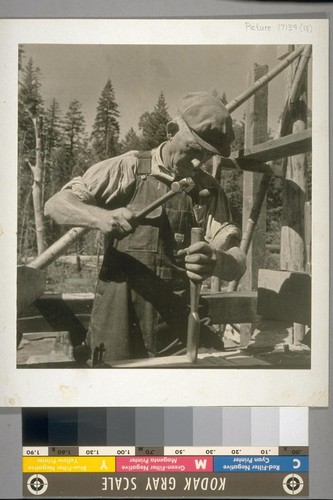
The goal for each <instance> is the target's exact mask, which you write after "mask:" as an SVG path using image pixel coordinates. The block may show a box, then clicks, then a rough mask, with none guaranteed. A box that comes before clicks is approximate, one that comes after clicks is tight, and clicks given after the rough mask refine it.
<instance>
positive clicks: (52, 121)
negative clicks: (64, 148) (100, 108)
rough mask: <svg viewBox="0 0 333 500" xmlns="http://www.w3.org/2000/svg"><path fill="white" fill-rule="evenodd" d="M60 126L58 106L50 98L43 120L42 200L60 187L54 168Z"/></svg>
mask: <svg viewBox="0 0 333 500" xmlns="http://www.w3.org/2000/svg"><path fill="white" fill-rule="evenodd" d="M61 127H62V116H61V111H60V106H59V103H58V101H57V100H56V99H52V101H51V104H50V105H49V107H48V108H47V110H46V111H45V115H44V120H43V155H44V194H43V199H44V201H45V200H47V199H48V198H50V196H52V195H53V194H54V193H55V192H56V191H57V190H58V189H59V188H60V187H61V186H60V185H59V182H57V177H58V176H57V171H56V168H55V158H56V157H57V153H58V150H59V148H61V145H62V139H63V137H62V129H61Z"/></svg>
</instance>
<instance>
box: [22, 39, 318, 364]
mask: <svg viewBox="0 0 333 500" xmlns="http://www.w3.org/2000/svg"><path fill="white" fill-rule="evenodd" d="M284 47H285V46H284ZM310 57H311V46H299V47H296V48H294V47H293V46H289V50H288V52H287V53H283V52H280V54H279V58H280V59H281V62H280V63H279V65H278V66H277V67H276V68H274V69H273V70H272V71H270V72H268V68H267V66H258V65H256V64H255V65H254V68H253V71H252V72H251V74H250V75H249V87H248V89H247V90H246V91H245V92H244V93H243V94H242V95H241V96H239V97H238V98H237V99H234V100H233V101H231V102H230V103H229V104H228V105H227V107H228V109H229V111H230V112H231V113H232V111H233V110H235V109H236V108H237V107H239V106H240V105H241V104H243V103H244V102H247V109H246V123H245V146H244V150H243V151H238V152H234V153H232V155H231V157H230V158H228V159H226V158H221V157H214V158H213V162H212V174H213V175H214V176H215V177H216V178H217V179H220V177H221V170H222V169H238V170H240V171H242V173H243V239H242V242H241V247H242V248H243V250H244V251H245V253H246V254H247V272H246V274H245V276H244V277H243V278H242V280H241V282H240V283H236V282H232V283H230V285H229V288H228V291H224V292H222V291H221V283H220V281H219V279H218V278H215V277H213V278H212V280H211V289H210V290H209V291H207V292H206V293H204V297H205V298H206V300H207V301H208V303H209V312H210V316H211V317H212V319H213V322H214V323H215V324H221V325H226V324H235V323H237V324H241V327H240V346H239V347H240V348H242V349H243V350H242V353H241V354H242V356H243V358H244V353H245V354H246V348H247V346H248V345H249V341H250V338H251V333H252V330H253V328H252V326H251V325H253V324H256V323H258V322H259V321H260V320H261V319H262V318H269V319H270V320H274V321H282V320H283V321H289V322H292V324H293V336H292V344H294V345H302V342H303V341H304V338H305V334H306V332H307V328H306V327H307V326H308V327H310V323H311V313H310V311H311V276H310V274H311V203H310V202H309V201H308V200H307V181H308V179H307V176H308V174H307V161H308V157H307V153H309V152H310V151H311V146H312V141H311V138H312V135H311V129H310V128H307V102H306V93H307V84H306V81H307V65H308V62H309V60H310ZM283 70H285V74H286V78H285V87H286V90H287V92H286V96H285V106H284V109H283V113H282V116H281V120H280V126H279V131H278V134H277V136H276V138H275V139H273V140H267V113H268V111H267V109H268V105H267V103H268V86H267V84H268V82H269V81H271V80H272V79H273V78H274V77H275V76H276V75H278V74H279V73H281V72H282V71H283ZM277 159H282V164H281V165H274V164H272V163H270V162H272V161H274V160H277ZM273 176H278V177H281V178H283V179H284V185H285V187H284V199H283V224H282V230H281V245H280V268H281V271H270V270H261V269H260V267H261V264H262V262H263V254H264V252H265V240H264V233H265V211H266V208H265V204H266V201H265V200H266V193H267V189H268V186H269V183H270V180H271V178H272V177H273ZM85 232H87V229H85V228H72V229H71V230H70V231H69V232H68V233H67V234H66V235H65V236H64V237H63V238H61V239H60V240H59V241H58V242H56V243H55V244H54V245H52V247H50V248H49V249H48V250H46V251H45V252H43V253H41V254H40V255H39V256H38V257H37V258H36V259H34V260H33V261H32V262H31V263H29V264H28V265H27V266H19V268H18V315H19V318H18V333H19V342H20V341H21V337H22V335H23V336H25V335H27V334H30V335H32V334H33V333H34V332H41V331H44V332H46V331H49V330H50V327H51V329H52V330H53V331H54V332H64V331H67V332H69V337H70V343H71V345H72V347H73V348H74V349H75V348H76V347H78V346H81V345H82V343H84V341H85V335H86V326H87V322H88V320H89V313H90V309H91V302H92V299H91V298H89V299H88V298H87V297H85V298H81V299H80V298H75V297H62V296H59V295H56V296H55V295H54V296H52V295H50V294H45V295H43V292H44V289H45V271H43V269H45V268H46V267H47V266H48V265H49V264H50V263H51V262H53V261H54V260H55V259H56V258H57V257H58V256H59V255H61V254H62V253H64V251H65V250H66V249H67V248H68V247H69V246H70V245H71V244H72V243H73V242H74V241H76V240H77V239H78V238H79V237H80V236H81V235H82V234H84V233H85ZM27 282H29V283H28V286H27ZM20 283H24V285H22V284H21V285H20ZM37 310H38V311H39V312H37ZM53 335H54V334H53ZM289 347H290V346H287V349H286V348H285V349H284V352H286V351H288V352H290V350H289ZM237 352H239V351H237ZM230 356H231V355H230V353H229V360H230V359H231V358H232V359H233V360H234V362H233V361H231V364H230V363H229V364H228V362H227V361H228V359H227V358H228V353H227V354H226V355H224V356H222V357H223V359H224V363H222V365H219V363H216V365H217V366H221V367H227V368H228V367H229V368H235V367H240V368H241V367H243V365H242V363H241V361H240V362H239V363H237V362H236V363H235V356H231V358H230ZM251 356H252V354H251ZM251 356H250V357H251ZM176 358H177V359H176ZM279 359H280V358H279ZM257 361H258V362H257V363H256V362H254V363H253V367H256V368H258V367H263V368H266V367H267V368H269V367H276V366H274V364H273V365H272V364H271V363H269V362H268V363H267V362H266V361H264V362H263V361H262V360H257ZM84 363H85V360H84V356H83V357H82V359H81V358H80V359H76V361H68V362H64V363H49V364H45V363H35V364H28V365H25V364H22V365H20V364H18V366H19V367H22V368H29V367H46V366H47V367H68V366H71V367H74V368H75V367H85V366H86V365H85V364H84ZM292 363H293V361H290V364H289V365H288V364H287V365H284V366H283V367H288V368H293V367H294V366H292ZM114 366H115V367H117V366H119V367H131V366H133V367H148V366H151V367H164V366H167V367H169V366H177V367H178V366H189V367H194V366H193V365H192V364H191V363H189V361H188V359H186V356H171V357H169V358H168V360H167V358H156V359H155V360H151V359H150V360H142V361H138V360H136V361H135V362H134V361H130V360H129V361H128V362H119V363H118V362H117V363H115V364H114ZM196 366H198V367H200V366H211V365H209V364H208V365H207V364H205V361H204V359H200V357H199V360H198V363H197V364H196ZM244 367H246V368H248V367H252V365H251V366H250V365H249V364H248V363H247V364H245V365H244ZM301 367H302V368H304V366H301ZM306 367H309V365H307V366H306Z"/></svg>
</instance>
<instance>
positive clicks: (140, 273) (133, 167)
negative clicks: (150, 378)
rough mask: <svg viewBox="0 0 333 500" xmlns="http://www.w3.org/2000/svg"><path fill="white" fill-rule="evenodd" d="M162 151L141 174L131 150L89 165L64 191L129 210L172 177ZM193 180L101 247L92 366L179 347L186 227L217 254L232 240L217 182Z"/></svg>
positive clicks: (138, 156)
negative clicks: (200, 233)
mask: <svg viewBox="0 0 333 500" xmlns="http://www.w3.org/2000/svg"><path fill="white" fill-rule="evenodd" d="M162 147H163V144H162V145H161V146H160V147H159V148H157V149H156V150H153V151H152V152H151V153H149V154H148V156H147V158H148V165H149V168H148V169H147V170H144V169H142V167H143V166H144V167H145V165H146V164H144V163H143V160H146V159H147V158H144V157H143V155H142V153H139V152H138V151H131V152H129V153H126V154H124V155H121V156H118V157H115V158H111V159H108V160H105V161H102V162H100V163H98V164H96V165H94V166H93V167H91V168H90V169H89V170H88V171H87V172H86V173H85V174H84V175H83V176H82V177H77V178H74V179H72V180H71V181H70V182H69V183H68V184H67V185H66V186H65V187H64V188H63V189H71V190H72V191H73V193H74V194H75V195H76V196H77V197H78V198H79V199H80V200H81V201H82V202H84V203H89V204H93V205H97V206H99V207H101V208H104V209H107V210H114V209H116V208H120V207H124V206H127V207H128V208H130V209H131V210H133V212H137V211H138V210H140V209H142V208H144V207H145V206H147V205H148V204H149V203H151V202H152V201H154V200H155V199H156V198H158V197H159V196H160V195H163V194H164V193H165V192H167V191H168V190H169V189H170V183H171V182H172V181H173V176H172V173H171V172H170V171H168V170H167V169H166V168H165V167H164V165H163V161H162V157H161V148H162ZM194 183H195V186H194V187H193V189H192V190H191V192H190V193H188V194H186V193H184V192H182V193H179V194H177V195H176V196H175V197H174V198H172V199H171V200H169V201H168V202H166V203H165V204H164V205H163V206H162V207H158V208H157V209H155V210H154V211H153V212H152V213H151V214H149V215H147V216H146V218H145V219H144V220H143V221H141V223H140V225H139V226H138V227H137V229H136V230H135V231H134V233H133V234H129V235H128V236H126V237H125V238H124V239H122V240H121V241H113V240H111V241H110V242H109V245H108V247H107V249H106V251H105V254H104V260H103V264H102V266H101V270H100V274H99V280H98V283H97V287H96V293H95V300H94V305H93V310H92V315H91V321H90V326H89V330H88V342H89V344H90V346H91V348H92V351H93V352H94V354H95V363H94V364H95V365H96V364H98V363H100V362H101V359H102V358H103V362H106V363H111V364H112V361H113V360H115V359H116V360H119V359H131V358H133V357H137V358H138V357H139V358H141V357H147V356H156V355H162V354H163V355H165V354H172V352H173V351H172V349H174V348H175V347H179V345H184V343H186V328H187V315H188V311H187V303H188V302H187V300H188V299H187V296H186V293H187V289H188V278H187V276H186V271H185V268H184V260H183V259H184V257H182V258H181V259H182V263H181V264H179V262H178V260H177V250H179V249H182V248H185V247H186V246H187V245H189V244H190V234H191V227H196V226H200V227H202V228H203V229H204V234H205V240H206V241H207V242H209V243H211V244H213V245H214V246H215V247H216V248H217V249H219V250H228V248H229V247H230V246H234V245H235V242H237V241H240V231H239V229H238V227H237V226H235V225H234V224H233V223H232V221H231V214H230V209H229V205H228V200H227V198H226V195H225V193H224V191H223V190H222V189H221V187H220V186H219V184H218V183H217V181H216V180H215V179H214V178H213V177H212V176H211V175H209V174H208V173H206V172H204V171H202V170H201V169H199V171H198V173H197V174H196V175H195V176H194ZM206 333H207V334H208V335H210V333H211V332H210V330H208V331H207V332H206ZM170 349H171V350H170ZM96 360H97V361H96Z"/></svg>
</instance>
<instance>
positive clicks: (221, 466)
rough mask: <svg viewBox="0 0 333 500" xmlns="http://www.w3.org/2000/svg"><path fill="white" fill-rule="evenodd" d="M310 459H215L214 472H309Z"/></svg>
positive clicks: (303, 457) (273, 457)
mask: <svg viewBox="0 0 333 500" xmlns="http://www.w3.org/2000/svg"><path fill="white" fill-rule="evenodd" d="M308 470H309V457H306V456H298V457H290V456H283V457H276V456H237V457H230V456H225V457H224V456H223V457H214V472H308Z"/></svg>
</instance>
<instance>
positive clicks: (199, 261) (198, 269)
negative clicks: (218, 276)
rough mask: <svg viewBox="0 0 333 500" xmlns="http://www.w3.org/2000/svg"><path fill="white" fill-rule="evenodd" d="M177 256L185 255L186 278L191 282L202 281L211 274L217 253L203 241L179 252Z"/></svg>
mask: <svg viewBox="0 0 333 500" xmlns="http://www.w3.org/2000/svg"><path fill="white" fill-rule="evenodd" d="M177 255H178V256H182V255H185V268H186V272H187V276H188V277H189V278H190V279H191V280H192V281H196V282H198V281H203V280H204V279H206V278H208V277H210V276H211V275H212V274H213V270H214V267H215V264H216V261H217V252H216V249H215V248H214V247H213V246H212V245H209V244H208V243H206V242H205V241H198V242H197V243H194V244H193V245H190V246H189V247H188V248H185V249H184V250H179V252H178V253H177Z"/></svg>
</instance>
